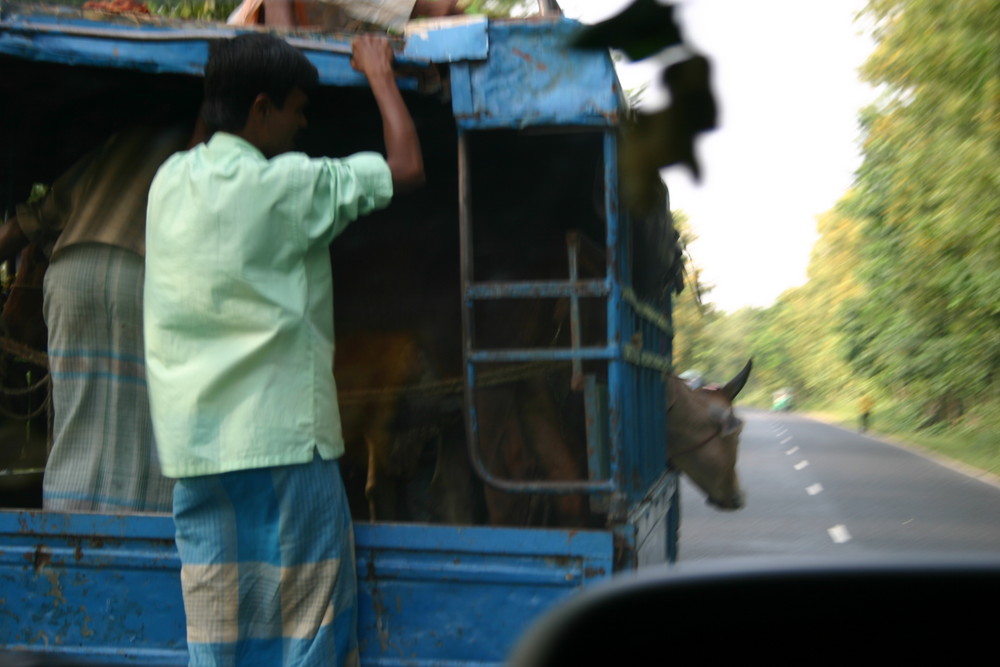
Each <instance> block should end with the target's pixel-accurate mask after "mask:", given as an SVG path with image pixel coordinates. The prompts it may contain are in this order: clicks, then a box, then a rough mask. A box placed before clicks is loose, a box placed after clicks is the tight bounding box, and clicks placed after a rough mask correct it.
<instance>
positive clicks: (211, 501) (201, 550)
mask: <svg viewBox="0 0 1000 667" xmlns="http://www.w3.org/2000/svg"><path fill="white" fill-rule="evenodd" d="M174 522H175V524H176V526H177V550H178V552H179V553H180V558H181V588H182V590H183V594H184V610H185V613H186V614H187V642H188V655H189V656H190V665H191V666H192V667H201V666H202V665H218V666H226V667H229V666H240V667H242V666H245V665H252V666H258V665H259V666H260V667H279V666H281V665H296V666H301V667H311V666H313V665H315V666H321V665H322V666H324V667H325V666H327V665H338V666H340V665H357V664H358V641H357V608H356V605H357V574H356V572H355V565H354V534H353V531H352V527H351V515H350V510H349V508H348V505H347V497H346V494H345V493H344V486H343V482H342V481H341V478H340V469H339V467H338V465H337V462H336V461H324V460H322V459H320V458H319V457H318V456H317V457H316V458H315V459H314V460H313V462H312V463H308V464H302V465H291V466H279V467H274V468H258V469H252V470H240V471H236V472H229V473H223V474H220V475H206V476H204V477H188V478H183V479H179V480H177V485H176V487H175V489H174Z"/></svg>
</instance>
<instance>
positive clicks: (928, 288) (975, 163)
mask: <svg viewBox="0 0 1000 667" xmlns="http://www.w3.org/2000/svg"><path fill="white" fill-rule="evenodd" d="M867 12H868V14H869V15H870V16H871V17H872V18H873V19H874V20H875V30H874V36H875V38H876V40H877V48H876V50H875V51H874V53H873V54H872V56H871V57H870V58H869V60H868V62H867V63H866V64H865V67H864V68H863V75H864V76H865V78H866V79H867V80H868V81H870V82H871V83H873V84H877V85H881V86H883V87H884V89H885V91H886V92H885V96H884V99H883V100H882V102H881V103H880V104H879V105H877V106H874V107H872V108H870V109H868V110H866V111H865V114H864V117H863V123H864V127H865V131H866V138H865V143H864V163H863V166H862V168H861V170H860V172H859V174H858V190H859V195H858V199H857V201H856V202H855V204H856V211H857V213H858V214H859V215H860V216H863V217H864V218H865V219H866V226H865V230H864V243H865V251H864V255H863V258H862V259H863V267H862V279H863V280H864V283H865V294H864V297H863V298H858V299H856V300H855V302H854V304H853V312H852V314H853V317H854V323H853V324H852V332H851V333H852V336H853V349H852V352H851V360H852V362H853V364H854V367H855V368H856V369H857V370H858V371H859V372H864V373H866V374H867V375H869V376H871V377H873V378H877V379H878V381H879V382H880V383H882V384H884V385H892V386H894V387H897V388H898V390H899V391H903V392H906V394H907V395H908V396H909V397H910V398H911V399H912V400H913V402H914V404H915V405H919V406H921V408H922V409H923V410H924V411H925V413H926V415H927V417H928V420H929V421H938V420H942V419H954V418H956V417H958V416H960V415H961V414H962V412H963V410H964V407H965V406H966V405H968V404H969V403H971V402H974V401H980V400H985V399H987V398H992V400H996V390H995V389H993V385H994V382H995V380H996V378H997V373H998V371H1000V299H998V297H997V295H998V294H1000V225H998V224H997V221H998V220H1000V199H998V198H997V194H996V193H997V192H998V191H1000V172H998V165H1000V148H998V143H997V140H996V137H997V136H998V131H1000V105H998V101H1000V6H998V5H997V4H996V3H995V2H992V1H991V0H970V1H969V2H964V3H960V4H956V3H950V2H944V1H942V0H930V1H929V0H920V1H917V0H871V2H869V5H868V8H867Z"/></svg>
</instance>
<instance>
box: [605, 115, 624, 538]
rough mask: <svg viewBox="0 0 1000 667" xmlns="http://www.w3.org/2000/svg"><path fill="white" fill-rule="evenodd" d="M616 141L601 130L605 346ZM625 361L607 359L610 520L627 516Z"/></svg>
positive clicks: (615, 231)
mask: <svg viewBox="0 0 1000 667" xmlns="http://www.w3.org/2000/svg"><path fill="white" fill-rule="evenodd" d="M617 160H618V144H617V140H616V137H615V132H614V130H607V131H605V133H604V217H605V221H606V223H605V224H606V230H605V234H606V240H605V246H606V247H607V256H608V266H607V270H606V273H605V275H606V276H607V278H608V281H609V284H610V286H611V290H610V293H609V295H608V304H607V321H608V346H609V347H613V348H616V349H620V348H621V345H622V342H623V341H622V330H621V327H622V319H623V309H622V284H621V280H622V273H621V266H620V262H621V259H622V258H621V248H620V247H619V246H620V240H619V231H620V230H619V228H618V169H617ZM624 366H625V362H624V360H623V359H622V358H620V357H619V356H618V355H617V354H616V355H615V357H613V358H612V359H611V360H610V361H608V429H609V430H608V437H609V444H610V446H609V448H608V474H609V476H610V478H611V481H612V482H613V483H614V485H615V493H614V495H613V496H612V498H611V507H610V509H609V512H608V521H609V522H610V523H611V524H615V523H616V522H621V521H624V520H625V518H626V511H627V508H626V500H625V498H624V495H623V493H622V490H623V489H624V485H623V480H622V446H623V443H624V441H625V420H624V419H623V416H622V409H623V402H622V401H623V393H622V382H623V380H624V377H623V375H622V371H623V369H624Z"/></svg>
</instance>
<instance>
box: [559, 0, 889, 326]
mask: <svg viewBox="0 0 1000 667" xmlns="http://www.w3.org/2000/svg"><path fill="white" fill-rule="evenodd" d="M630 1H631V0H603V1H602V0H560V6H561V7H562V8H563V10H564V12H565V13H566V15H567V16H569V17H571V18H577V19H579V20H581V21H584V22H586V23H595V22H598V21H600V20H603V19H605V18H608V17H610V16H612V15H614V14H616V13H617V12H618V11H620V10H621V8H623V7H625V6H627V5H628V3H629V2H630ZM864 4H865V2H864V0H755V1H753V2H750V1H748V0H675V1H674V5H675V6H676V7H677V10H676V12H675V16H676V17H677V19H678V22H679V24H680V27H681V30H682V34H683V35H684V37H685V41H686V42H687V43H688V44H690V45H691V46H692V47H693V48H694V49H696V50H698V51H700V52H702V53H704V54H705V55H706V56H708V57H709V58H710V59H711V61H712V66H713V87H714V90H715V93H716V98H717V101H718V103H719V108H720V118H719V125H720V127H719V129H717V130H716V131H714V132H711V133H709V134H705V135H702V137H701V138H700V139H699V140H698V142H697V144H696V154H697V156H698V158H699V161H700V163H701V167H702V182H701V184H700V185H698V184H695V183H694V182H693V180H692V179H691V178H690V176H689V175H688V172H687V171H686V169H685V168H683V167H673V168H670V169H667V170H665V171H664V172H663V176H664V179H665V180H666V182H667V186H668V187H669V189H670V198H671V202H670V203H671V208H673V209H675V210H677V209H680V210H682V211H684V212H685V213H687V215H688V216H689V218H690V220H691V226H692V229H693V231H694V233H695V234H696V235H697V236H698V240H697V241H696V242H695V243H693V244H692V245H691V247H690V248H689V250H690V252H691V254H692V256H693V257H694V261H695V262H696V263H697V264H698V265H699V266H700V267H701V268H702V270H703V278H704V281H705V282H706V283H708V284H712V285H714V286H715V289H714V290H713V291H712V293H711V294H709V295H708V300H709V301H712V302H713V303H715V304H716V305H717V306H718V307H719V308H721V309H722V310H726V311H732V310H735V309H737V308H740V307H742V306H769V305H771V304H772V303H773V302H774V300H775V299H776V298H777V297H778V296H779V295H780V294H781V293H782V292H784V291H785V290H786V289H788V288H790V287H794V286H796V285H801V284H802V283H803V282H805V280H806V267H807V265H808V263H809V254H810V251H811V250H812V246H813V244H814V243H815V241H816V238H817V234H816V218H817V216H819V215H820V214H822V213H824V212H825V211H828V210H829V209H830V208H832V207H833V205H834V204H835V203H836V202H837V200H838V199H840V197H841V196H842V195H843V194H844V193H845V192H846V191H847V188H848V187H849V186H850V185H851V182H852V180H853V173H854V171H855V169H857V167H858V166H859V164H860V156H859V152H858V138H859V129H858V124H857V117H858V111H859V110H860V109H861V108H862V107H863V106H865V105H866V104H868V103H869V102H870V101H872V100H873V99H874V92H873V90H872V89H871V88H870V87H869V86H867V85H865V84H862V83H860V82H859V81H858V77H857V69H858V67H860V65H861V64H862V63H863V62H864V60H865V58H866V57H867V55H868V53H869V52H870V51H871V48H872V44H871V41H870V40H869V38H868V37H867V36H866V35H865V34H864V33H863V31H862V29H861V27H860V26H859V25H858V24H855V23H854V22H853V17H854V15H855V13H856V12H857V11H858V10H860V9H861V8H862V7H863V6H864ZM660 67H661V65H660V64H657V63H651V64H649V65H643V64H639V65H632V66H626V67H620V68H619V76H620V77H621V79H622V85H623V87H624V88H625V89H626V90H628V89H634V88H638V87H639V85H640V84H642V83H643V82H653V83H657V84H658V81H657V79H658V77H657V73H658V71H659V69H660ZM664 104H666V98H665V96H664V95H663V92H662V90H652V89H651V90H650V91H647V93H646V95H645V97H644V98H643V106H644V107H646V108H649V109H654V108H656V107H658V106H660V107H662V106H663V105H664Z"/></svg>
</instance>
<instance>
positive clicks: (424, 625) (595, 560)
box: [355, 524, 613, 665]
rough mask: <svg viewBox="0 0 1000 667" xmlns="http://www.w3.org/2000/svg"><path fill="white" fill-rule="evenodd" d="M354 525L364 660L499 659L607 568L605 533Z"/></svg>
mask: <svg viewBox="0 0 1000 667" xmlns="http://www.w3.org/2000/svg"><path fill="white" fill-rule="evenodd" d="M355 530H356V535H357V540H358V549H357V553H358V572H359V575H358V576H359V588H360V593H359V597H360V614H359V624H360V627H359V637H360V641H361V652H362V663H363V664H365V665H400V664H406V665H431V664H434V665H441V664H448V665H465V664H476V665H494V664H495V665H500V664H502V663H503V661H504V659H505V658H506V656H507V653H508V651H509V650H510V649H511V648H512V647H513V644H514V642H515V641H516V640H517V638H518V637H520V636H521V634H522V633H523V632H524V631H525V630H526V629H527V628H528V627H529V625H530V624H531V623H532V622H533V621H534V620H535V619H536V618H537V617H538V616H539V615H540V614H541V613H542V612H544V611H545V610H546V609H548V608H550V607H551V606H552V605H553V604H555V603H557V602H558V601H561V600H564V599H565V598H566V597H567V596H569V595H571V594H572V593H573V592H575V591H577V590H579V589H580V588H582V587H584V586H587V585H590V584H592V583H594V582H597V581H602V580H604V579H607V578H608V577H610V576H611V572H612V554H613V548H612V537H611V534H610V533H607V532H588V531H563V530H534V529H531V530H529V529H504V528H453V527H442V526H422V525H391V524H378V525H372V524H359V525H357V526H356V529H355Z"/></svg>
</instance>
